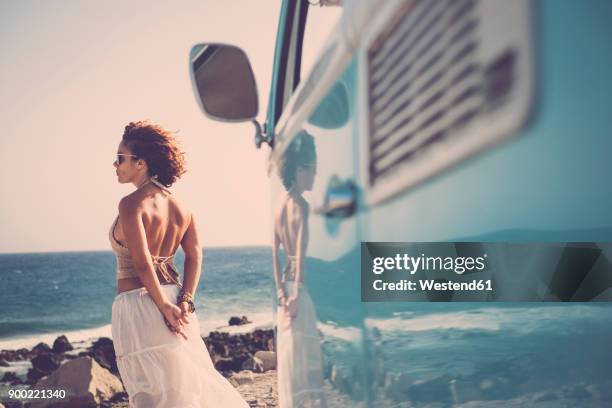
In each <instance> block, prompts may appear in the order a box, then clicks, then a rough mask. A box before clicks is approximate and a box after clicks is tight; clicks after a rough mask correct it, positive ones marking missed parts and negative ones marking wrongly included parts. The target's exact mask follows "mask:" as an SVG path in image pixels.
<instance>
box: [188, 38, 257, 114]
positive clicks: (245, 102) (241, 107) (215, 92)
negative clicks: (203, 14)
mask: <svg viewBox="0 0 612 408" xmlns="http://www.w3.org/2000/svg"><path fill="white" fill-rule="evenodd" d="M189 65H190V73H191V83H192V86H193V89H194V92H195V96H196V99H197V100H198V103H199V104H200V107H201V108H202V111H203V112H204V113H205V114H206V115H207V116H209V117H210V118H212V119H215V120H221V121H226V122H244V121H252V120H254V119H255V117H256V116H257V113H258V110H259V106H258V95H257V84H256V82H255V75H254V74H253V69H252V68H251V64H250V63H249V58H248V57H247V55H246V53H245V52H244V51H243V50H242V49H240V48H238V47H235V46H233V45H227V44H216V43H202V44H197V45H194V46H193V47H192V48H191V52H190V54H189Z"/></svg>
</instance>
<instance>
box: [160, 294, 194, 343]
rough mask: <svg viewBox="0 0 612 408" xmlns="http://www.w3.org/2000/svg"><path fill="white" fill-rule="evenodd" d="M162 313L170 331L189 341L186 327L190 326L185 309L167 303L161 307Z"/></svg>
mask: <svg viewBox="0 0 612 408" xmlns="http://www.w3.org/2000/svg"><path fill="white" fill-rule="evenodd" d="M183 303H184V302H183ZM160 311H161V312H162V315H163V316H164V321H165V322H166V326H168V329H169V330H170V331H171V332H173V333H175V334H177V335H180V336H182V337H183V338H184V339H185V340H187V335H186V334H185V328H184V325H186V324H189V319H188V318H187V313H186V312H185V311H184V309H182V308H180V307H179V306H177V305H174V304H172V303H165V304H164V305H163V306H162V307H161V309H160Z"/></svg>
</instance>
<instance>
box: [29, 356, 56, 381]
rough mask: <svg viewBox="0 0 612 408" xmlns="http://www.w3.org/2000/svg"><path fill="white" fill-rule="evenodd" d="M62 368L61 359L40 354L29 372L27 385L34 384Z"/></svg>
mask: <svg viewBox="0 0 612 408" xmlns="http://www.w3.org/2000/svg"><path fill="white" fill-rule="evenodd" d="M59 366H60V357H58V356H57V355H55V354H51V353H46V354H39V355H37V356H36V357H34V358H33V359H32V368H30V369H29V370H28V374H27V379H28V381H27V383H28V384H34V383H36V381H38V380H39V379H41V378H43V377H45V376H47V375H49V374H51V373H52V372H53V371H55V370H56V369H57V368H58V367H59Z"/></svg>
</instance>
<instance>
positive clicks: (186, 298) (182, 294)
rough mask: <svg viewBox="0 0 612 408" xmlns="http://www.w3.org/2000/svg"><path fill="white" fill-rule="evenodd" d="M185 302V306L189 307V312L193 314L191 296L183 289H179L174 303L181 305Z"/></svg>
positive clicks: (193, 305) (193, 308)
mask: <svg viewBox="0 0 612 408" xmlns="http://www.w3.org/2000/svg"><path fill="white" fill-rule="evenodd" d="M182 302H185V303H187V305H189V312H190V313H193V312H195V304H194V303H193V295H192V294H191V293H189V292H187V291H185V290H183V289H181V291H180V292H179V295H178V297H177V299H176V303H177V304H178V303H182Z"/></svg>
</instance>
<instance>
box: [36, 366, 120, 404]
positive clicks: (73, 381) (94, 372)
mask: <svg viewBox="0 0 612 408" xmlns="http://www.w3.org/2000/svg"><path fill="white" fill-rule="evenodd" d="M51 388H52V389H64V390H66V395H67V396H66V399H65V400H62V401H58V400H52V399H50V400H37V401H35V402H34V403H32V404H31V408H45V407H53V408H72V407H79V408H89V407H92V408H93V407H96V406H98V405H99V404H101V403H102V402H103V401H105V400H108V399H110V398H111V397H113V396H114V395H115V394H117V393H119V392H124V391H125V390H124V389H123V385H122V384H121V382H120V381H119V379H118V378H117V377H115V376H114V375H113V374H111V373H110V372H109V371H108V370H106V369H105V368H103V367H102V366H100V365H99V364H98V363H97V362H96V361H95V360H94V359H92V358H91V357H79V358H77V359H74V360H70V361H68V362H66V363H65V364H62V366H60V367H59V368H58V369H57V370H56V371H55V372H54V373H53V374H51V375H49V376H48V377H46V378H43V379H42V380H40V381H38V383H36V386H35V387H34V389H51Z"/></svg>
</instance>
